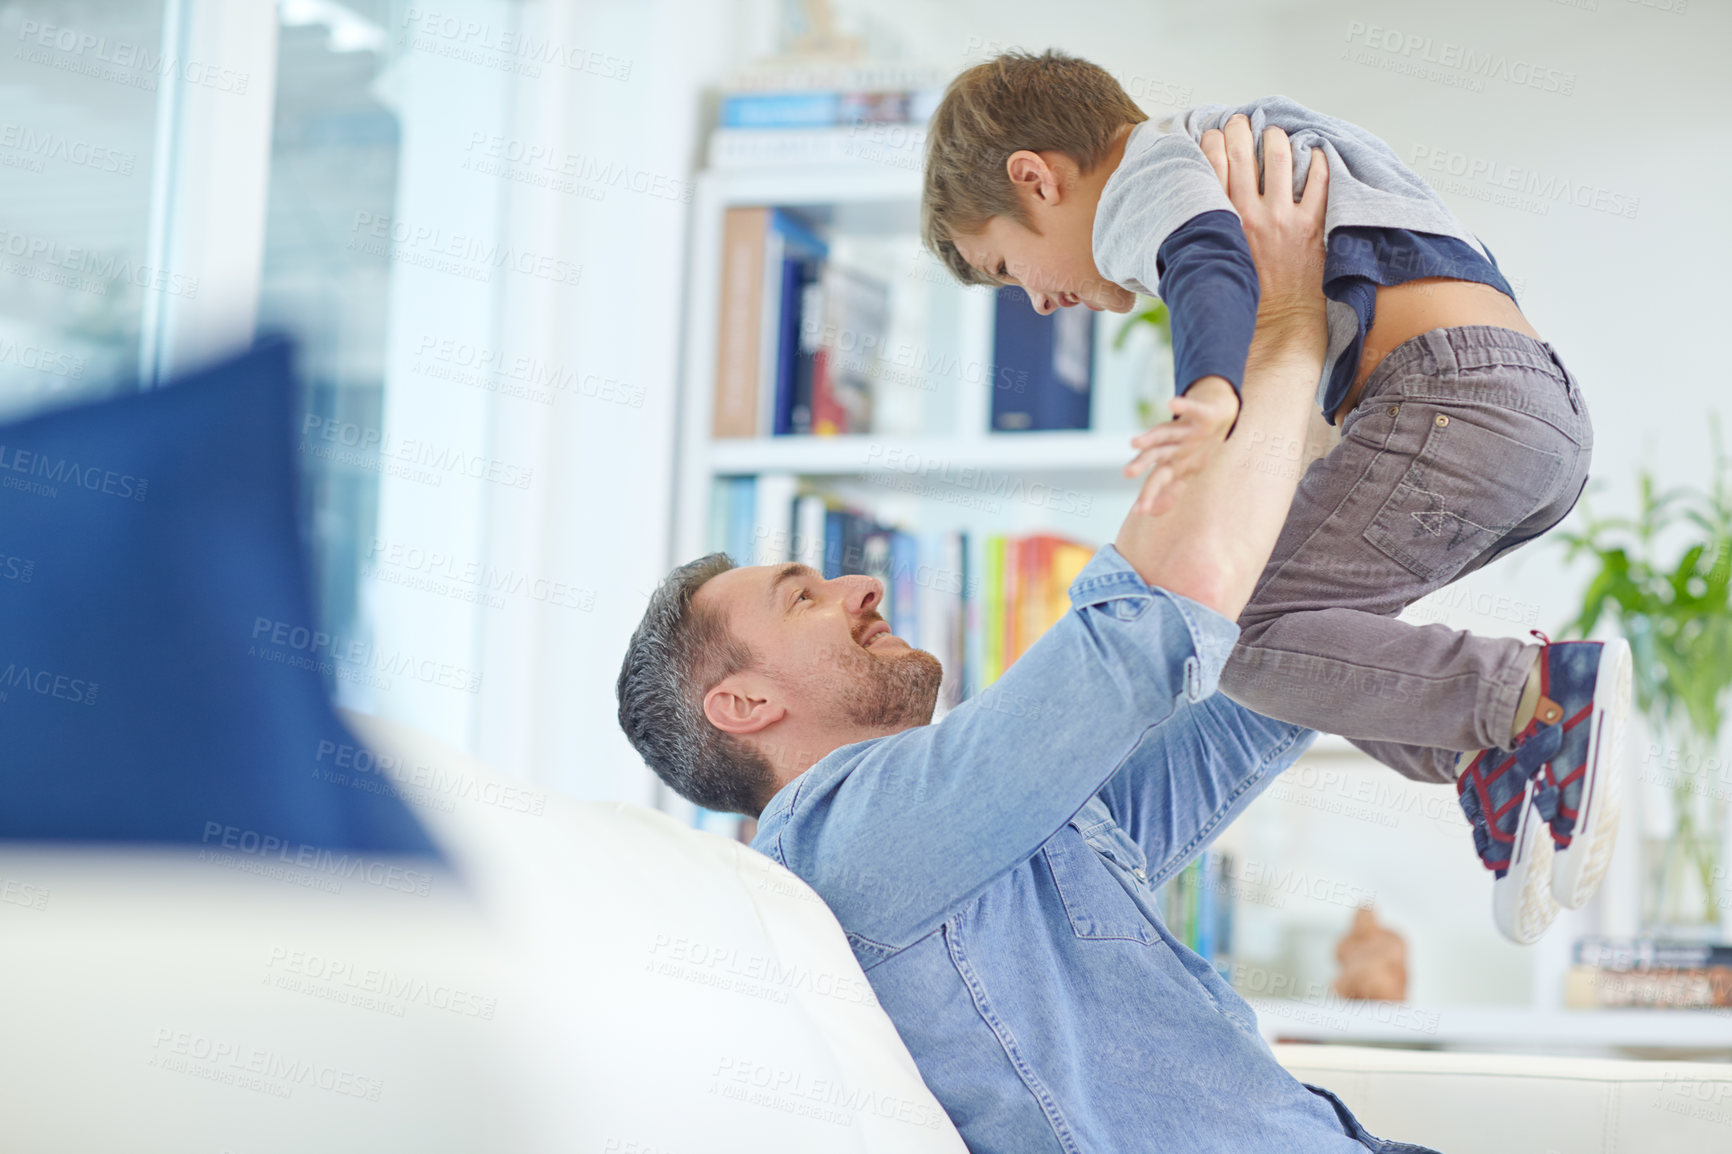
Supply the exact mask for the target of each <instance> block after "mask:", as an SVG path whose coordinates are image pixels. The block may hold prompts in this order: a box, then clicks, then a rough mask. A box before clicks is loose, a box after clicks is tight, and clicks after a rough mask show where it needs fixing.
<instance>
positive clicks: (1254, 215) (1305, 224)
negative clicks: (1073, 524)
mask: <svg viewBox="0 0 1732 1154" xmlns="http://www.w3.org/2000/svg"><path fill="white" fill-rule="evenodd" d="M1201 143H1202V149H1203V155H1204V156H1205V157H1207V158H1208V160H1209V164H1210V166H1211V167H1212V168H1214V170H1215V177H1216V179H1217V180H1219V181H1220V182H1221V187H1222V188H1224V189H1226V191H1227V198H1228V199H1229V200H1231V201H1232V202H1233V208H1234V209H1235V210H1237V212H1238V213H1239V220H1240V222H1241V224H1242V225H1243V226H1244V229H1245V241H1246V243H1247V244H1248V245H1249V246H1250V249H1251V259H1252V260H1253V261H1255V262H1256V265H1257V281H1258V287H1259V303H1258V307H1257V336H1256V338H1255V339H1254V340H1253V341H1252V343H1251V349H1250V352H1249V354H1248V356H1247V361H1246V367H1247V372H1249V369H1250V368H1251V366H1253V365H1255V364H1257V363H1258V361H1259V359H1260V358H1268V357H1271V356H1280V355H1286V354H1292V355H1296V356H1301V357H1309V356H1312V355H1315V356H1316V357H1317V358H1318V359H1319V360H1321V359H1322V356H1323V353H1324V351H1325V350H1326V349H1327V347H1328V344H1329V326H1328V321H1327V319H1326V316H1325V313H1324V305H1323V257H1324V245H1323V235H1324V228H1323V215H1324V209H1325V208H1326V207H1327V204H1328V199H1329V164H1328V160H1327V158H1326V157H1325V156H1324V155H1323V150H1322V149H1321V148H1313V149H1312V150H1311V167H1310V169H1309V171H1307V172H1306V174H1305V189H1304V192H1303V194H1302V195H1301V196H1300V198H1299V199H1298V200H1297V201H1295V200H1294V199H1293V197H1292V195H1291V192H1290V190H1291V189H1292V187H1293V185H1292V179H1291V174H1292V171H1293V148H1292V144H1291V142H1289V141H1288V139H1287V134H1286V133H1285V132H1283V131H1282V130H1281V129H1279V128H1268V129H1265V130H1264V132H1263V170H1264V171H1265V172H1267V173H1270V174H1273V175H1272V176H1271V178H1270V179H1268V180H1259V178H1258V168H1257V154H1256V151H1255V149H1253V147H1252V140H1251V121H1250V120H1249V118H1247V117H1245V116H1243V115H1240V116H1235V117H1233V118H1232V119H1231V120H1229V121H1227V127H1226V131H1224V132H1223V131H1221V130H1219V129H1213V128H1212V129H1210V130H1209V131H1208V132H1205V133H1204V134H1203V139H1202V142H1201ZM1260 186H1261V187H1260ZM1167 404H1168V408H1170V409H1171V410H1172V411H1173V420H1172V421H1170V422H1168V423H1167V424H1164V425H1159V426H1156V427H1155V428H1153V429H1150V430H1148V431H1147V432H1144V433H1139V434H1138V435H1137V436H1135V437H1133V438H1132V439H1131V445H1132V447H1133V448H1135V449H1136V450H1137V455H1136V457H1135V458H1133V459H1132V461H1131V462H1130V464H1128V465H1126V466H1125V476H1127V477H1135V476H1139V475H1140V474H1142V473H1144V472H1147V473H1148V476H1147V477H1146V478H1144V480H1143V487H1142V491H1141V492H1140V493H1138V494H1137V502H1136V505H1135V506H1134V512H1136V513H1141V514H1143V515H1145V516H1159V515H1160V514H1162V513H1165V512H1166V511H1167V510H1168V509H1170V508H1172V506H1173V502H1174V501H1175V500H1177V499H1178V495H1179V493H1180V492H1181V491H1182V490H1183V488H1184V486H1183V482H1184V481H1185V480H1186V479H1187V478H1189V477H1192V476H1194V475H1195V474H1196V473H1197V472H1198V471H1199V470H1201V469H1202V468H1203V466H1204V464H1205V463H1206V462H1207V461H1208V459H1209V457H1210V455H1211V454H1212V452H1213V451H1214V450H1215V449H1216V448H1217V446H1219V445H1220V444H1221V442H1222V441H1224V440H1225V439H1226V437H1227V432H1228V430H1229V429H1231V428H1232V427H1233V423H1234V421H1236V420H1237V419H1238V416H1239V408H1240V403H1239V396H1238V394H1237V393H1235V392H1234V391H1233V387H1232V386H1231V385H1229V384H1228V383H1227V382H1226V380H1224V379H1223V378H1221V377H1204V378H1203V379H1201V380H1199V381H1197V382H1196V383H1195V384H1193V385H1192V386H1191V387H1190V388H1189V389H1188V390H1186V392H1185V395H1184V396H1182V397H1174V398H1173V399H1172V400H1171V401H1169V402H1168V403H1167Z"/></svg>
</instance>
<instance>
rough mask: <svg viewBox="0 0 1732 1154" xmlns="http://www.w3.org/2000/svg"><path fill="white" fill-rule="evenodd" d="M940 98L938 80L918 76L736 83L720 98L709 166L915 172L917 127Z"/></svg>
mask: <svg viewBox="0 0 1732 1154" xmlns="http://www.w3.org/2000/svg"><path fill="white" fill-rule="evenodd" d="M942 95H943V79H942V76H941V74H939V73H936V72H932V71H930V70H926V69H903V68H895V67H887V68H886V67H879V68H872V67H846V66H844V67H839V68H834V69H825V70H818V71H812V72H807V73H803V74H800V73H781V74H775V75H765V76H757V77H751V76H747V77H741V78H739V81H738V83H737V84H736V86H735V87H734V89H733V90H732V91H729V92H724V93H723V94H722V98H721V107H720V109H719V115H718V117H717V128H716V131H715V132H714V133H713V134H712V135H711V137H710V166H711V167H712V168H760V167H765V166H772V167H774V166H782V165H808V164H851V165H871V164H880V165H885V164H887V165H891V166H894V167H897V168H902V169H906V170H908V171H911V172H918V171H919V170H920V162H921V155H922V152H923V150H924V148H925V144H926V132H925V124H926V122H927V121H928V120H929V119H930V118H931V116H932V112H933V110H934V109H935V108H937V107H938V100H939V98H940V97H941V96H942Z"/></svg>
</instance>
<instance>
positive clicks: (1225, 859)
mask: <svg viewBox="0 0 1732 1154" xmlns="http://www.w3.org/2000/svg"><path fill="white" fill-rule="evenodd" d="M1232 876H1233V859H1232V855H1230V854H1228V853H1226V852H1224V851H1220V850H1206V851H1205V852H1203V853H1202V854H1200V855H1198V856H1197V857H1195V858H1193V859H1192V860H1191V861H1190V862H1188V863H1187V864H1186V865H1185V867H1184V868H1183V869H1181V870H1180V871H1179V872H1178V873H1176V874H1174V875H1173V877H1172V880H1170V881H1168V882H1167V883H1166V884H1165V885H1163V886H1162V887H1161V888H1160V889H1159V890H1158V891H1157V893H1156V896H1157V898H1158V899H1159V901H1160V908H1161V918H1162V920H1163V921H1165V922H1166V923H1167V929H1168V930H1169V931H1171V933H1172V935H1173V936H1174V937H1175V938H1178V939H1179V941H1181V942H1183V943H1184V944H1185V945H1186V946H1188V947H1189V948H1190V949H1191V950H1193V951H1194V952H1195V953H1196V954H1197V955H1198V956H1199V957H1201V958H1203V959H1204V960H1205V961H1207V962H1210V963H1211V964H1213V965H1214V967H1215V968H1216V969H1217V970H1219V971H1220V972H1221V973H1222V974H1223V975H1226V974H1227V972H1228V969H1229V964H1230V962H1231V958H1232V952H1233V906H1234V900H1233V887H1232V883H1231V880H1230V879H1231V878H1232Z"/></svg>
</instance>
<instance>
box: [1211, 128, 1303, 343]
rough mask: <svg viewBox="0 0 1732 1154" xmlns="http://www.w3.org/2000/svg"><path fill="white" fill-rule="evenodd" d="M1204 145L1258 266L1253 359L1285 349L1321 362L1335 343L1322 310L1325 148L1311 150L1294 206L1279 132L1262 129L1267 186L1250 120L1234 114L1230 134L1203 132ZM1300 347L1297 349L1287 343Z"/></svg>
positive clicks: (1288, 150) (1289, 149) (1288, 148)
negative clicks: (1306, 353)
mask: <svg viewBox="0 0 1732 1154" xmlns="http://www.w3.org/2000/svg"><path fill="white" fill-rule="evenodd" d="M1201 143H1202V148H1203V155H1204V156H1205V157H1207V158H1208V160H1209V164H1210V166H1211V167H1213V168H1214V170H1215V177H1216V179H1218V180H1219V181H1220V182H1221V187H1222V188H1224V189H1226V190H1227V198H1228V199H1229V200H1231V201H1232V202H1233V208H1234V209H1235V210H1237V212H1238V213H1239V221H1240V223H1241V224H1242V225H1243V226H1244V229H1245V242H1246V243H1247V244H1248V245H1249V246H1250V248H1251V259H1252V260H1253V261H1254V262H1256V265H1257V283H1258V287H1259V303H1258V306H1257V337H1258V339H1257V340H1256V341H1254V342H1253V343H1252V345H1251V354H1252V355H1253V356H1256V355H1258V354H1259V353H1266V352H1268V351H1270V346H1271V345H1279V346H1282V347H1283V348H1290V349H1291V350H1292V351H1300V350H1305V351H1310V350H1311V349H1313V348H1314V349H1315V351H1316V354H1317V356H1318V357H1322V355H1323V353H1324V351H1325V350H1326V349H1327V348H1328V345H1329V325H1328V322H1327V320H1326V319H1325V317H1324V311H1323V258H1324V255H1325V250H1324V244H1323V213H1324V209H1325V208H1326V207H1327V204H1328V200H1329V162H1328V160H1327V158H1326V157H1325V156H1324V155H1323V150H1322V149H1321V148H1313V149H1312V150H1311V167H1310V169H1309V170H1308V171H1307V172H1306V174H1305V190H1304V192H1303V194H1302V195H1301V196H1300V198H1299V199H1298V200H1297V201H1295V200H1294V199H1293V198H1292V195H1291V191H1290V190H1291V189H1292V187H1293V185H1292V182H1291V180H1290V179H1289V178H1288V174H1290V173H1291V172H1292V171H1293V146H1292V143H1291V142H1290V141H1289V140H1288V139H1287V134H1286V133H1285V132H1283V131H1281V130H1280V129H1279V128H1266V129H1264V130H1263V172H1264V173H1265V174H1266V175H1267V179H1265V180H1263V181H1262V182H1261V184H1262V187H1261V188H1259V187H1258V185H1259V181H1258V173H1257V154H1256V150H1255V149H1254V148H1253V147H1252V140H1251V121H1250V120H1249V119H1247V118H1246V117H1244V116H1242V115H1241V116H1235V117H1233V118H1232V119H1231V120H1229V121H1227V128H1226V131H1225V132H1221V131H1217V130H1215V129H1210V130H1209V131H1208V132H1205V133H1203V139H1202V142H1201ZM1295 205H1297V208H1295V207H1294V206H1295ZM1295 341H1296V342H1298V343H1297V345H1291V344H1290V343H1289V342H1295ZM1260 346H1261V347H1260Z"/></svg>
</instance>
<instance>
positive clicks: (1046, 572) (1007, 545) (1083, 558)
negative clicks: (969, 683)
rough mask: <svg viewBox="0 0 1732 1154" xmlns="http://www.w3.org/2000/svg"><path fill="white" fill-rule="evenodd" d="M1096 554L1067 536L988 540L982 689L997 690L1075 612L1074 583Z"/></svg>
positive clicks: (981, 618)
mask: <svg viewBox="0 0 1732 1154" xmlns="http://www.w3.org/2000/svg"><path fill="white" fill-rule="evenodd" d="M1094 553H1095V551H1094V549H1093V548H1091V547H1090V546H1088V545H1083V544H1079V543H1078V542H1076V541H1071V540H1067V539H1066V538H1063V537H1054V536H1051V535H1048V534H1035V535H1033V536H1029V537H1006V536H993V537H988V538H987V539H986V564H985V572H984V573H982V575H981V592H980V606H979V613H978V620H979V628H980V639H981V647H980V648H981V654H980V664H981V668H980V684H981V685H983V686H986V685H991V684H992V683H993V682H994V681H996V680H997V679H998V676H999V674H1001V673H1003V672H1004V671H1005V670H1006V669H1009V668H1010V666H1011V664H1012V663H1013V662H1015V661H1016V659H1017V658H1018V657H1020V656H1022V654H1023V653H1024V652H1026V651H1027V649H1028V647H1029V646H1030V645H1032V644H1034V642H1035V640H1036V639H1037V638H1038V637H1040V635H1041V634H1043V633H1045V632H1046V631H1047V630H1048V629H1050V628H1052V626H1053V625H1054V624H1055V623H1056V622H1057V621H1058V620H1059V618H1061V617H1063V616H1064V615H1065V614H1066V613H1068V612H1069V611H1070V593H1069V590H1070V584H1071V582H1072V581H1074V580H1076V576H1077V574H1078V573H1080V572H1082V568H1083V566H1084V565H1087V564H1088V562H1089V558H1091V557H1093V556H1094Z"/></svg>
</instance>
